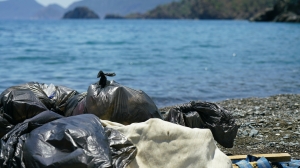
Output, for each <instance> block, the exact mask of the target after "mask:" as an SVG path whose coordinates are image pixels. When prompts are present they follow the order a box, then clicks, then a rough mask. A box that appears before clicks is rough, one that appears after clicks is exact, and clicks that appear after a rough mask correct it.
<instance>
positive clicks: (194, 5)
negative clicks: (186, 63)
mask: <svg viewBox="0 0 300 168" xmlns="http://www.w3.org/2000/svg"><path fill="white" fill-rule="evenodd" d="M274 4H275V0H181V1H179V2H172V3H170V4H167V5H161V6H158V7H156V8H155V9H153V10H150V11H149V12H147V13H145V14H132V15H128V16H127V17H128V18H145V19H249V18H250V17H252V16H253V15H255V14H256V13H257V12H260V11H262V10H264V9H265V8H267V7H272V6H273V5H274Z"/></svg>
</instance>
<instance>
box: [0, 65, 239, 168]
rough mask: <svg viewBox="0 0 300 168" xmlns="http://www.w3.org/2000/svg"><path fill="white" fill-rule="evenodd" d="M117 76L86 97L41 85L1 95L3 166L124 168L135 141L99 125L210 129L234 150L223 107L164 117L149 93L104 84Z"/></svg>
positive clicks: (197, 107)
mask: <svg viewBox="0 0 300 168" xmlns="http://www.w3.org/2000/svg"><path fill="white" fill-rule="evenodd" d="M114 75H115V74H114V73H103V72H102V71H100V72H99V73H98V76H97V77H99V78H100V80H99V82H96V83H94V84H91V85H90V86H89V87H88V90H87V92H83V93H79V92H77V91H76V90H74V89H71V88H68V87H65V86H55V85H53V84H50V85H47V84H43V83H38V82H29V83H25V84H22V85H17V86H12V87H10V88H7V89H6V90H4V91H3V92H2V93H1V94H0V138H1V141H0V166H1V167H9V168H10V167H21V168H26V167H64V166H68V167H71V166H75V167H126V165H128V164H129V163H130V162H131V161H132V160H134V158H135V156H136V154H137V148H136V147H135V146H134V145H133V143H132V139H130V140H128V139H127V137H126V136H125V135H123V134H122V133H121V132H119V131H118V130H117V129H113V128H110V127H103V125H101V121H100V120H103V121H104V120H107V121H110V122H114V124H113V125H117V123H118V124H123V125H130V124H132V123H142V122H143V123H144V122H146V121H148V120H149V119H152V118H157V120H160V121H164V122H168V123H170V124H172V123H175V124H177V125H182V126H186V128H187V127H190V128H208V129H210V131H211V132H212V135H213V137H214V139H215V140H216V141H217V142H218V143H219V144H221V145H222V146H224V147H226V148H231V147H232V146H233V141H234V138H235V137H236V134H237V130H238V126H237V125H236V124H235V120H234V119H233V117H232V116H231V114H230V113H229V112H228V111H227V110H225V109H223V108H222V107H220V106H218V105H216V104H214V103H209V102H190V103H188V104H183V105H181V106H177V107H175V108H172V109H170V110H169V111H168V112H167V113H166V115H164V116H162V115H161V112H160V111H159V110H158V108H157V106H156V105H155V103H154V102H153V101H152V99H151V98H150V97H149V96H148V95H147V94H146V93H145V92H143V91H141V90H135V89H132V88H129V87H126V86H123V85H121V84H119V83H117V82H115V81H113V80H112V81H109V80H107V79H106V76H114ZM158 123H161V122H158ZM102 124H103V123H102ZM128 128H129V127H128ZM170 128H171V127H170ZM188 129H189V128H188ZM192 132H193V131H192ZM208 144H211V143H210V142H209V143H208ZM212 149H215V148H212ZM208 152H211V151H208ZM140 155H141V153H140Z"/></svg>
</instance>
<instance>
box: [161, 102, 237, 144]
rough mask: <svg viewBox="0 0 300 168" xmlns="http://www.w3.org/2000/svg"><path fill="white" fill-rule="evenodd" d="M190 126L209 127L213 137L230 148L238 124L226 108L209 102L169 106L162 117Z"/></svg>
mask: <svg viewBox="0 0 300 168" xmlns="http://www.w3.org/2000/svg"><path fill="white" fill-rule="evenodd" d="M164 120H165V121H169V122H172V123H175V124H179V125H183V126H187V127H191V128H209V129H210V130H211V132H212V134H213V136H214V139H215V140H216V141H217V142H218V143H219V144H220V145H222V146H223V147H225V148H232V147H233V143H234V139H235V137H236V134H237V131H238V128H239V126H238V125H237V124H236V123H235V119H234V118H233V116H232V115H231V113H230V112H228V111H227V110H226V109H224V108H222V107H221V106H219V105H217V104H215V103H211V102H201V101H198V102H195V101H192V102H190V103H186V104H183V105H180V106H176V107H174V108H171V109H170V110H169V111H168V113H167V115H166V116H165V118H164Z"/></svg>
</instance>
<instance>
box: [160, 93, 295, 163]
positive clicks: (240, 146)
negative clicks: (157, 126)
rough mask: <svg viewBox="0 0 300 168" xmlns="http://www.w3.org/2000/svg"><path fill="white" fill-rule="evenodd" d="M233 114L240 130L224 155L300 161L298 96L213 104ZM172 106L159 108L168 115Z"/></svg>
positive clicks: (238, 100)
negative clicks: (286, 155)
mask: <svg viewBox="0 0 300 168" xmlns="http://www.w3.org/2000/svg"><path fill="white" fill-rule="evenodd" d="M213 103H216V104H218V105H220V106H221V107H223V108H225V109H227V110H228V111H229V112H231V113H232V115H233V117H234V118H235V120H236V123H237V124H238V125H239V126H240V128H239V130H238V133H237V136H236V138H235V142H234V146H233V148H224V147H222V146H220V145H219V144H217V146H218V147H219V149H220V150H221V151H223V152H224V153H225V154H227V155H247V154H266V153H289V154H290V155H291V156H292V159H300V125H299V124H298V123H299V122H300V115H299V114H300V94H278V95H274V96H269V97H264V98H258V97H249V98H238V99H227V100H223V101H218V102H213ZM172 107H175V106H168V107H163V108H159V110H160V111H168V110H169V109H170V108H172Z"/></svg>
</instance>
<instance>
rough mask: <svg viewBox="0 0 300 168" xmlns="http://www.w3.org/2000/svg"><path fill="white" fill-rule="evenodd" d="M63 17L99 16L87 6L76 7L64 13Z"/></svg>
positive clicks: (95, 17) (92, 17)
mask: <svg viewBox="0 0 300 168" xmlns="http://www.w3.org/2000/svg"><path fill="white" fill-rule="evenodd" d="M63 19H99V16H98V15H97V14H96V13H95V12H94V11H92V10H90V9H89V8H87V7H76V8H75V9H74V10H71V11H69V12H67V13H65V14H64V16H63Z"/></svg>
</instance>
